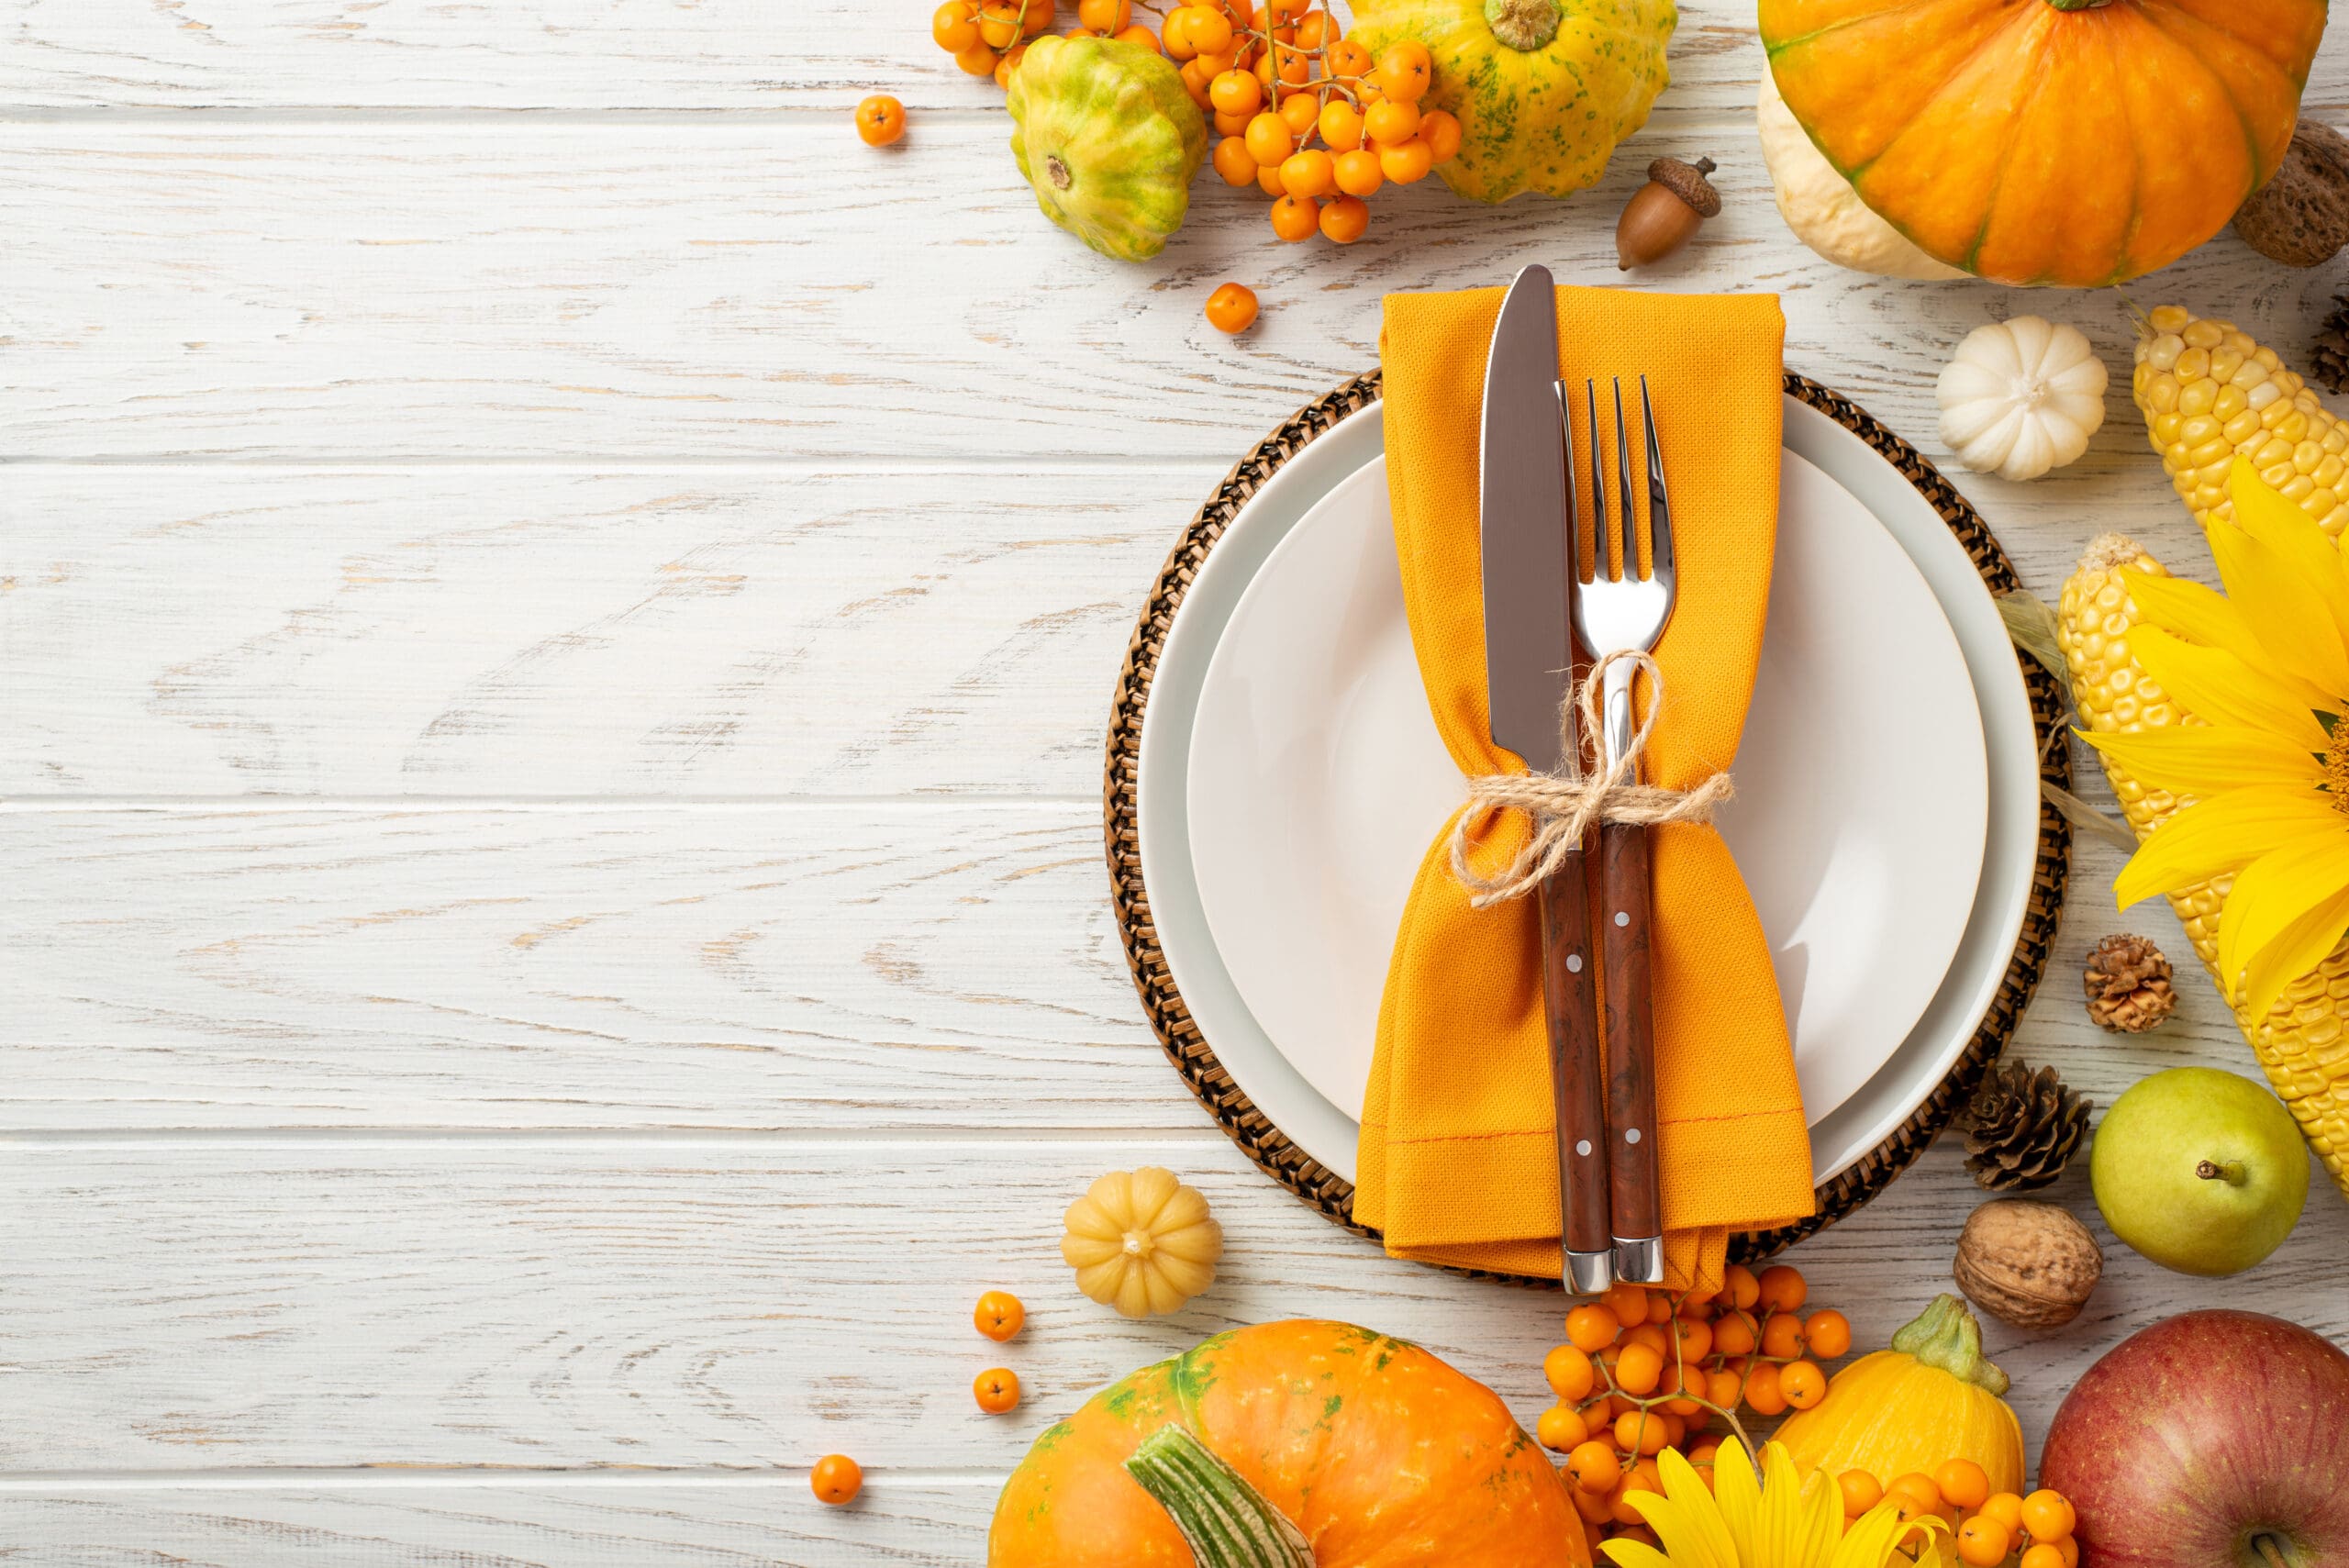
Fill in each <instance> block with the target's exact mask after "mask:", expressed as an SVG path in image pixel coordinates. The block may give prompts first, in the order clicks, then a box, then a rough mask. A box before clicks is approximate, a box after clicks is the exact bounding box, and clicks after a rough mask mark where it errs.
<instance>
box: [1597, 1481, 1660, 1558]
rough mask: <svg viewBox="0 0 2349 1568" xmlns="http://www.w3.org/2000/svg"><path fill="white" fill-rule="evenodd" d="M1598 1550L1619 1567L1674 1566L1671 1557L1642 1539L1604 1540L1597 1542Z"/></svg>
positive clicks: (1636, 1494) (1634, 1494)
mask: <svg viewBox="0 0 2349 1568" xmlns="http://www.w3.org/2000/svg"><path fill="white" fill-rule="evenodd" d="M1632 1496H1639V1494H1638V1493H1633V1494H1632ZM1598 1550H1599V1551H1603V1552H1605V1553H1607V1555H1608V1556H1609V1557H1611V1558H1613V1559H1614V1560H1615V1562H1617V1563H1618V1564H1620V1568H1675V1565H1674V1563H1673V1561H1672V1559H1671V1558H1669V1557H1666V1556H1665V1555H1664V1553H1663V1552H1661V1551H1657V1550H1656V1549H1655V1548H1654V1547H1653V1546H1650V1545H1649V1544H1648V1543H1647V1542H1646V1541H1644V1540H1606V1541H1601V1542H1599V1545H1598Z"/></svg>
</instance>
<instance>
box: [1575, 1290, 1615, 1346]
mask: <svg viewBox="0 0 2349 1568" xmlns="http://www.w3.org/2000/svg"><path fill="white" fill-rule="evenodd" d="M1622 1330H1623V1324H1622V1320H1621V1319H1620V1318H1617V1317H1616V1316H1615V1314H1613V1313H1612V1312H1609V1311H1608V1310H1607V1308H1605V1307H1601V1306H1600V1305H1598V1303H1597V1302H1595V1301H1594V1302H1590V1303H1587V1304H1586V1305H1584V1306H1581V1307H1575V1309H1574V1310H1573V1311H1572V1312H1569V1313H1567V1314H1566V1342H1567V1343H1568V1344H1571V1345H1572V1346H1574V1348H1575V1349H1576V1350H1578V1351H1590V1352H1594V1353H1595V1352H1597V1351H1603V1350H1605V1349H1606V1348H1607V1347H1608V1346H1609V1345H1611V1344H1613V1343H1614V1342H1615V1336H1616V1335H1617V1334H1620V1333H1621V1332H1622Z"/></svg>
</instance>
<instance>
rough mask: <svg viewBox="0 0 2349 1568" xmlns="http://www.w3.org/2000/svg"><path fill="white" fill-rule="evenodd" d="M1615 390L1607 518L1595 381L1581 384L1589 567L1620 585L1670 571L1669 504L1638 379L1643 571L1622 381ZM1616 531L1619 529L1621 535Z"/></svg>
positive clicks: (1650, 413) (1660, 454)
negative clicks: (1611, 512) (1611, 504)
mask: <svg viewBox="0 0 2349 1568" xmlns="http://www.w3.org/2000/svg"><path fill="white" fill-rule="evenodd" d="M1613 383H1614V392H1615V518H1614V521H1613V522H1612V523H1610V522H1609V518H1608V515H1607V464H1606V452H1605V449H1604V448H1603V447H1601V445H1600V444H1599V434H1598V429H1599V427H1598V381H1597V379H1596V378H1591V379H1588V380H1586V381H1585V382H1584V383H1583V404H1584V408H1585V411H1586V414H1587V415H1588V417H1589V420H1590V491H1591V497H1590V499H1591V522H1592V526H1593V529H1594V533H1593V545H1594V558H1593V560H1592V562H1591V564H1592V567H1593V570H1594V573H1595V574H1596V575H1597V576H1600V577H1604V578H1607V579H1609V580H1610V581H1615V582H1621V581H1623V580H1625V579H1627V578H1631V579H1638V580H1640V581H1645V580H1646V579H1648V578H1650V577H1653V576H1656V575H1659V574H1663V573H1669V572H1671V570H1672V567H1673V560H1672V500H1671V497H1670V495H1668V494H1667V493H1666V492H1665V490H1664V451H1663V449H1662V447H1661V446H1660V445H1659V444H1658V442H1657V439H1656V431H1655V404H1654V402H1653V400H1652V399H1651V398H1650V396H1649V395H1648V378H1647V377H1646V376H1645V375H1642V376H1641V377H1640V433H1641V436H1642V442H1641V444H1642V447H1643V448H1644V449H1645V453H1644V455H1645V456H1646V459H1647V482H1648V485H1647V488H1648V562H1647V567H1646V569H1645V570H1644V571H1643V570H1642V567H1641V562H1640V550H1639V546H1638V544H1637V543H1636V542H1635V541H1634V539H1633V535H1634V534H1635V533H1636V532H1637V530H1638V528H1639V526H1640V521H1639V509H1638V506H1637V505H1636V504H1635V503H1634V501H1633V499H1632V493H1631V430H1630V422H1629V421H1628V420H1626V419H1625V418H1624V417H1623V378H1622V377H1621V376H1616V377H1614V378H1613ZM1568 453H1569V455H1568V459H1567V463H1568V473H1569V479H1568V483H1569V484H1571V483H1572V478H1571V475H1572V465H1573V458H1572V443H1571V442H1569V443H1568ZM1619 529H1620V531H1619Z"/></svg>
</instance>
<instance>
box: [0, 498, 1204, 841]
mask: <svg viewBox="0 0 2349 1568" xmlns="http://www.w3.org/2000/svg"><path fill="white" fill-rule="evenodd" d="M1224 467H1225V464H1224V463H1223V462H1219V461H1217V460H1212V459H1210V460H1203V461H1199V462H1178V463H1175V464H1172V465H1149V466H1139V467H1135V468H1131V469H1123V470H1119V471H1115V472H1105V471H1104V470H1103V469H1101V468H1099V467H1096V466H1092V465H1078V466H1074V467H1070V466H1065V465H1063V466H1059V467H1052V466H1040V467H1037V468H1033V469H1030V470H1027V471H1025V472H1023V473H1018V474H1010V473H1006V472H1005V471H1003V470H1000V469H989V468H985V467H974V468H970V469H964V470H960V471H955V470H931V469H927V468H910V469H908V468H897V469H890V468H887V467H885V466H883V467H877V468H876V467H874V466H871V465H867V466H865V467H863V468H852V469H847V470H834V471H824V470H814V471H808V472H796V471H794V472H778V471H774V470H766V469H753V470H747V471H746V470H741V469H735V468H727V469H719V470H710V469H707V468H699V467H696V468H689V469H672V470H668V471H664V472H655V473H644V472H629V473H606V472H589V471H577V472H572V471H564V472H559V473H550V472H548V471H546V470H543V469H540V468H535V467H529V468H509V467H493V468H486V469H483V468H467V469H459V470H451V469H447V468H425V469H404V470H398V471H394V472H388V473H387V472H384V471H381V470H369V469H360V470H343V471H340V472H311V471H306V470H288V469H281V468H274V467H261V468H241V467H240V468H220V467H199V468H192V469H191V468H171V467H146V466H138V467H113V466H105V467H76V466H50V465H37V466H34V467H31V468H27V469H20V470H15V471H12V472H11V475H10V478H9V481H8V484H7V485H6V498H5V499H0V657H4V658H5V660H6V666H7V671H8V675H7V678H6V680H5V681H0V732H5V733H6V735H7V736H8V737H9V740H8V744H7V746H6V748H0V792H6V793H11V794H19V795H56V794H68V795H86V794H93V793H95V794H100V795H182V796H185V795H239V794H251V793H269V794H292V795H320V794H323V795H418V794H429V795H449V794H456V795H498V796H548V795H555V796H562V797H567V798H569V797H579V796H585V795H638V796H641V795H703V796H709V795H721V796H741V795H807V794H815V795H876V794H877V795H927V794H940V793H954V792H961V793H978V794H986V795H1018V794H1044V795H1090V794H1092V793H1094V792H1096V791H1097V790H1098V789H1099V787H1100V779H1101V751H1100V748H1101V732H1102V728H1103V726H1104V725H1105V724H1106V723H1107V721H1108V691H1109V684H1110V681H1111V679H1112V677H1113V676H1114V673H1115V672H1116V670H1117V667H1118V662H1119V658H1120V657H1121V656H1122V655H1123V652H1124V650H1125V646H1126V640H1127V638H1128V636H1129V634H1130V631H1131V628H1132V625H1133V617H1134V614H1135V610H1136V607H1137V606H1139V605H1140V604H1141V599H1142V595H1144V594H1145V593H1146V592H1147V591H1148V588H1149V585H1150V583H1151V580H1152V577H1153V576H1155V575H1156V573H1157V570H1158V566H1159V562H1161V560H1162V559H1163V556H1164V554H1165V551H1166V550H1167V547H1168V544H1169V542H1170V541H1171V540H1172V539H1174V538H1175V535H1176V533H1177V532H1179V530H1180V528H1181V527H1182V525H1183V524H1184V523H1185V522H1186V521H1187V520H1188V519H1189V517H1190V514H1191V512H1192V510H1193V509H1194V508H1195V507H1197V505H1198V504H1199V503H1200V501H1202V500H1203V499H1205V498H1206V497H1207V495H1209V494H1210V493H1211V492H1212V491H1213V489H1214V487H1215V485H1216V483H1217V482H1218V481H1219V479H1220V478H1221V477H1222V474H1223V472H1224Z"/></svg>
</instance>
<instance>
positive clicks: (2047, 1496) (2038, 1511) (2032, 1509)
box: [2022, 1486, 2080, 1540]
mask: <svg viewBox="0 0 2349 1568" xmlns="http://www.w3.org/2000/svg"><path fill="white" fill-rule="evenodd" d="M2079 1522H2080V1520H2079V1516H2078V1515H2077V1514H2076V1513H2075V1512H2073V1510H2072V1504H2071V1500H2070V1499H2069V1498H2067V1497H2065V1496H2064V1494H2063V1493H2061V1492H2057V1491H2054V1490H2052V1489H2051V1488H2048V1487H2045V1486H2043V1487H2041V1488H2040V1489H2039V1490H2038V1491H2036V1492H2033V1493H2032V1495H2031V1496H2028V1497H2025V1498H2024V1499H2023V1500H2022V1528H2023V1529H2027V1530H2029V1531H2030V1532H2031V1539H2032V1540H2062V1539H2063V1538H2064V1537H2065V1536H2067V1535H2069V1534H2071V1533H2072V1531H2073V1529H2075V1528H2076V1527H2077V1526H2078V1524H2079Z"/></svg>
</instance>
